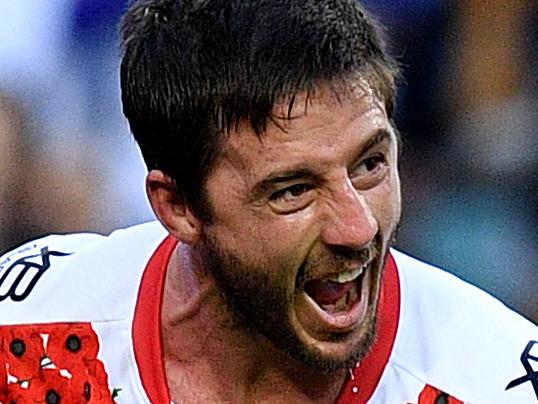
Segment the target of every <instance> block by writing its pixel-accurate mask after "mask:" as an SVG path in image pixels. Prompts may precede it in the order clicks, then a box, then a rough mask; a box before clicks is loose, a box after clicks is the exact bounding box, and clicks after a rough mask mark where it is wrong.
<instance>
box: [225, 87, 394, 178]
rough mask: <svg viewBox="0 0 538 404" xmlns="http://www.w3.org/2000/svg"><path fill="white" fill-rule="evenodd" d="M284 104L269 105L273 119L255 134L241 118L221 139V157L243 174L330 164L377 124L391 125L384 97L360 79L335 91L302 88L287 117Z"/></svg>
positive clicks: (386, 127) (378, 127)
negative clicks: (312, 90)
mask: <svg viewBox="0 0 538 404" xmlns="http://www.w3.org/2000/svg"><path fill="white" fill-rule="evenodd" d="M289 105H290V104H289V103H288V102H285V103H281V104H278V105H277V106H276V107H275V108H274V111H273V115H274V122H271V121H270V122H269V124H268V126H267V129H266V131H265V132H264V133H263V134H261V135H260V136H257V135H256V134H255V133H254V131H253V130H252V129H251V128H250V126H249V125H248V123H241V124H240V125H239V127H238V128H237V130H235V131H232V132H231V133H230V134H229V137H228V139H227V140H226V142H225V143H224V147H223V150H222V153H221V159H220V160H221V162H225V163H226V164H227V165H228V166H231V167H234V168H235V169H237V170H245V171H247V175H248V176H258V175H263V174H264V172H265V171H267V170H271V171H274V170H278V169H280V168H282V169H287V168H294V166H300V165H303V166H317V167H323V166H330V165H331V164H338V163H340V162H343V161H347V160H348V159H349V158H350V157H352V156H353V155H354V153H356V151H357V149H359V148H360V147H361V145H362V144H364V143H367V142H368V140H370V139H371V138H372V137H374V136H376V134H377V133H378V132H379V130H386V131H387V132H391V131H392V130H391V125H390V123H389V120H388V118H387V114H386V112H385V108H384V104H383V101H382V100H380V99H379V98H378V97H377V96H376V95H375V94H374V92H373V91H371V90H370V87H368V86H367V85H365V84H364V83H360V82H359V83H357V85H356V86H350V87H349V89H348V90H347V91H345V92H344V93H340V94H338V93H336V92H335V91H334V90H333V89H330V88H328V87H322V88H320V89H318V90H317V91H316V92H314V93H311V94H310V95H307V94H306V93H301V94H299V95H298V96H297V97H296V98H295V100H294V103H293V108H292V110H291V114H289V115H290V116H289V117H287V116H288V109H289ZM217 166H218V164H217Z"/></svg>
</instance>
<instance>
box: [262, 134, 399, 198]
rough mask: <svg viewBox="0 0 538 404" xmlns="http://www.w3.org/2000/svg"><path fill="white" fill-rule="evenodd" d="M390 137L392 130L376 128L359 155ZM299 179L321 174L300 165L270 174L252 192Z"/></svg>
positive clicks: (311, 178) (317, 177) (362, 146)
mask: <svg viewBox="0 0 538 404" xmlns="http://www.w3.org/2000/svg"><path fill="white" fill-rule="evenodd" d="M390 138H391V132H390V131H388V130H387V129H385V128H382V129H378V130H376V131H375V132H374V134H373V136H371V137H370V138H369V139H368V141H367V142H366V143H365V144H363V145H361V146H360V149H359V153H358V154H357V156H359V157H360V156H362V155H363V154H365V153H367V152H368V151H369V150H371V149H373V148H374V147H375V146H377V145H378V144H380V143H382V142H384V141H385V140H387V139H388V140H390ZM359 157H357V158H356V159H355V160H357V159H358V158H359ZM297 179H303V180H304V179H308V180H318V179H319V176H318V175H316V174H315V173H314V172H313V171H312V170H311V169H310V168H308V167H298V168H292V169H290V170H286V171H276V172H274V173H271V174H269V175H268V176H267V177H266V178H264V179H263V180H262V181H260V182H259V183H257V184H256V185H255V186H254V187H253V189H252V194H253V195H256V194H259V193H260V192H263V191H266V190H268V189H270V188H271V187H272V186H274V185H275V184H278V183H284V182H290V181H293V180H297Z"/></svg>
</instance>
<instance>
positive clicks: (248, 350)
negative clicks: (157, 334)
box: [162, 244, 345, 403]
mask: <svg viewBox="0 0 538 404" xmlns="http://www.w3.org/2000/svg"><path fill="white" fill-rule="evenodd" d="M250 328H251V327H246V326H245V325H243V324H241V321H240V320H238V319H237V318H236V316H235V315H233V313H232V312H231V310H230V308H229V307H228V304H227V302H226V300H225V299H224V298H223V297H222V295H221V293H220V291H219V290H218V288H217V286H216V283H215V282H214V280H213V278H212V277H211V274H208V273H207V272H206V271H204V269H203V268H202V267H201V265H199V262H198V261H197V259H196V256H195V255H193V251H192V249H191V248H190V247H189V246H187V245H183V244H179V245H178V248H177V249H176V251H175V253H174V254H173V256H172V258H171V260H170V263H169V265H168V271H167V278H166V282H165V292H164V298H163V307H162V335H163V348H164V360H165V370H166V375H167V380H168V386H169V389H170V395H171V398H172V399H173V400H174V401H176V402H241V403H243V402H244V403H254V402H271V403H279V402H282V403H284V402H312V403H314V402H319V403H332V402H334V401H335V399H336V397H337V395H338V392H339V390H340V388H341V387H342V385H343V383H344V379H345V372H344V371H342V372H338V373H334V374H329V375H327V374H325V373H322V372H319V371H316V370H315V369H312V368H310V367H307V366H305V365H303V364H301V363H299V362H297V361H296V360H294V359H293V358H291V357H290V356H288V355H287V354H286V353H284V352H283V351H281V350H280V349H278V348H276V347H275V346H274V345H273V344H272V343H271V342H270V341H269V340H267V339H266V338H265V337H264V336H263V335H261V334H260V333H258V332H256V331H253V330H251V329H250Z"/></svg>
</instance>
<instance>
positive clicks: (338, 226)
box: [321, 183, 378, 250]
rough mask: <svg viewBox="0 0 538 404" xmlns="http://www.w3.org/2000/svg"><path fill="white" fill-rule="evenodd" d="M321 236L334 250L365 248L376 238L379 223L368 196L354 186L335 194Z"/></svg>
mask: <svg viewBox="0 0 538 404" xmlns="http://www.w3.org/2000/svg"><path fill="white" fill-rule="evenodd" d="M331 196H332V197H331V198H330V200H329V202H328V214H327V218H326V221H325V223H324V228H323V230H322V234H321V237H322V239H323V241H324V242H325V243H326V244H327V245H330V246H334V247H347V248H350V249H354V250H355V249H362V248H365V247H367V246H368V244H369V243H370V242H371V241H372V240H373V239H374V237H375V235H376V234H377V232H378V223H377V221H376V219H375V217H374V215H373V213H372V210H371V209H370V206H369V204H368V201H367V199H366V198H365V197H364V195H362V194H360V193H359V192H357V190H356V189H355V188H354V187H353V185H352V184H351V183H347V184H346V185H345V186H344V187H342V188H341V189H339V190H337V191H335V192H332V195H331Z"/></svg>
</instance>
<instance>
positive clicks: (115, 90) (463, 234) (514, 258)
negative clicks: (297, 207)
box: [0, 0, 538, 322]
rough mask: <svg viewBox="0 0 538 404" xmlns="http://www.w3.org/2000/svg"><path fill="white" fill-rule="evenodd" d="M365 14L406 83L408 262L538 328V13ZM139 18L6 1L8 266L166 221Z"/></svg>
mask: <svg viewBox="0 0 538 404" xmlns="http://www.w3.org/2000/svg"><path fill="white" fill-rule="evenodd" d="M364 4H365V6H366V7H367V8H368V9H369V10H370V12H371V13H372V14H373V15H375V16H376V18H377V19H378V20H380V21H381V22H383V23H385V24H386V26H387V30H386V31H387V32H386V33H387V37H388V41H389V44H390V47H391V49H392V52H393V53H394V54H395V55H396V56H397V57H398V58H399V60H400V61H401V62H402V66H403V73H404V77H405V79H404V80H403V81H402V83H401V85H400V94H399V101H398V102H399V104H398V110H397V124H398V126H399V128H400V130H401V132H402V134H403V138H404V149H403V153H402V162H401V175H402V185H403V196H404V202H403V203H404V218H403V222H402V230H401V231H400V234H399V238H398V247H399V248H400V249H402V250H404V251H406V252H408V253H410V254H411V255H414V256H417V257H419V258H422V259H424V260H426V261H428V262H430V263H433V264H436V265H438V266H441V267H443V268H446V269H448V270H450V271H451V272H454V273H455V274H457V275H458V276H460V277H462V278H464V279H466V280H468V281H470V282H471V283H473V284H476V285H479V286H480V287H481V288H483V289H485V290H487V291H489V292H490V293H492V294H494V295H495V296H497V297H499V298H500V299H501V300H503V301H504V302H505V303H506V304H507V305H509V306H510V307H512V308H514V309H515V310H517V311H519V312H520V313H522V314H524V315H526V316H527V317H530V318H532V319H533V320H534V321H535V322H538V269H537V268H536V266H537V263H538V249H537V244H538V243H537V242H538V235H537V232H536V228H537V225H538V211H537V208H536V207H537V206H538V194H537V192H536V184H537V182H538V181H537V176H538V158H537V151H538V136H537V133H536V132H537V129H536V128H537V127H538V96H537V94H538V80H537V77H538V66H537V64H536V60H538V5H537V4H538V2H536V1H533V0H511V1H509V2H506V1H504V0H502V1H501V0H459V1H455V0H453V1H448V0H365V1H364ZM125 7H126V1H121V0H117V1H112V0H47V1H41V0H2V1H1V4H0V11H1V13H0V154H1V158H0V173H1V175H0V252H2V251H5V250H7V249H8V248H10V247H11V246H13V245H15V244H17V243H20V242H22V241H23V240H26V239H29V238H32V237H36V236H39V235H42V234H45V233H50V232H69V231H81V230H83V231H97V232H103V233H106V232H109V231H111V230H112V229H114V228H118V227H124V226H128V225H131V224H135V223H139V222H142V221H147V220H150V219H151V218H152V217H153V216H152V214H151V212H150V209H149V207H148V203H147V200H146V197H145V193H144V174H145V170H144V166H143V164H142V161H141V158H140V155H139V153H138V150H137V148H136V145H135V144H134V141H133V140H132V139H131V137H130V134H129V129H128V125H127V123H126V121H125V119H124V118H123V116H122V114H121V105H120V100H119V84H118V64H119V53H120V52H119V49H118V44H117V24H118V21H119V18H120V15H121V14H122V12H123V10H124V9H125Z"/></svg>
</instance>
